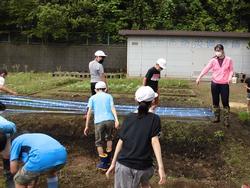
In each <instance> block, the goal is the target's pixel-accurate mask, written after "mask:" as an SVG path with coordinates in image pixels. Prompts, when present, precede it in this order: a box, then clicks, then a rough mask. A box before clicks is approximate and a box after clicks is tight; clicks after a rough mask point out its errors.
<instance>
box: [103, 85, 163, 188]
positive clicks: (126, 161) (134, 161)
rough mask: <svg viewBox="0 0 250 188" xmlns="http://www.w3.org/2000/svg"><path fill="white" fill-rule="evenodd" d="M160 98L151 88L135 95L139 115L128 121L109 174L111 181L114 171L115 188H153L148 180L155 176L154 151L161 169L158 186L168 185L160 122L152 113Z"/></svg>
mask: <svg viewBox="0 0 250 188" xmlns="http://www.w3.org/2000/svg"><path fill="white" fill-rule="evenodd" d="M157 96H158V95H157V93H155V92H154V91H153V89H152V88H151V87H149V86H142V87H140V88H139V89H138V90H137V91H136V93H135V98H136V100H137V101H138V103H139V107H138V112H137V113H131V114H129V115H128V116H127V117H126V118H125V120H124V122H123V124H122V126H121V129H120V131H119V133H118V136H119V140H118V143H117V145H116V149H115V153H114V157H113V160H112V163H111V166H110V168H109V169H108V171H107V172H106V176H107V178H109V175H110V173H111V172H112V171H114V169H115V188H128V187H131V188H137V187H140V186H141V187H144V188H145V187H150V184H149V180H150V178H151V177H152V176H153V174H154V168H153V159H152V155H153V151H154V154H155V156H156V160H157V163H158V168H159V171H158V172H159V176H160V181H159V184H164V183H165V182H166V175H165V171H164V165H163V162H162V156H161V146H160V142H159V136H160V132H161V121H160V117H159V116H158V115H156V114H154V113H151V112H149V108H150V106H151V104H152V101H153V100H154V99H155V98H156V97H157Z"/></svg>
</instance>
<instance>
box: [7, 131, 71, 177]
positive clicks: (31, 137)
mask: <svg viewBox="0 0 250 188" xmlns="http://www.w3.org/2000/svg"><path fill="white" fill-rule="evenodd" d="M66 159H67V152H66V149H65V148H64V147H63V146H62V145H61V144H60V143H59V142H58V141H57V140H55V139H54V138H52V137H50V136H48V135H45V134H41V133H31V134H22V135H20V136H18V137H17V138H15V139H14V140H13V142H12V144H11V152H10V161H15V160H21V161H22V162H23V163H24V166H23V168H24V170H26V171H30V172H42V171H44V170H48V169H51V168H53V167H55V166H57V165H61V164H64V163H66Z"/></svg>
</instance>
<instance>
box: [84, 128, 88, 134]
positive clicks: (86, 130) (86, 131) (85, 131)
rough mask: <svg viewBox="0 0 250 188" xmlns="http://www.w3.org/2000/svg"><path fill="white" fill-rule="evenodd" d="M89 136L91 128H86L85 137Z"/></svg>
mask: <svg viewBox="0 0 250 188" xmlns="http://www.w3.org/2000/svg"><path fill="white" fill-rule="evenodd" d="M88 134H89V127H85V129H84V135H85V136H88Z"/></svg>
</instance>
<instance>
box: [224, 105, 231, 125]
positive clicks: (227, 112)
mask: <svg viewBox="0 0 250 188" xmlns="http://www.w3.org/2000/svg"><path fill="white" fill-rule="evenodd" d="M229 116H230V108H229V107H228V106H227V107H224V108H223V118H224V121H223V123H224V126H226V127H229V126H230V123H229Z"/></svg>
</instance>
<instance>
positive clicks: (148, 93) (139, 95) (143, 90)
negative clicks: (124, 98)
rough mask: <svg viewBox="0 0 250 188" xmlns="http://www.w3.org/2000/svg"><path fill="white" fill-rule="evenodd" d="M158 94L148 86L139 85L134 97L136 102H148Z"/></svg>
mask: <svg viewBox="0 0 250 188" xmlns="http://www.w3.org/2000/svg"><path fill="white" fill-rule="evenodd" d="M157 96H158V94H157V93H155V92H154V90H153V89H152V88H151V87H149V86H141V87H139V88H138V89H137V91H136V92H135V99H136V100H137V101H138V102H142V101H145V102H149V101H153V100H154V98H155V97H157Z"/></svg>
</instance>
